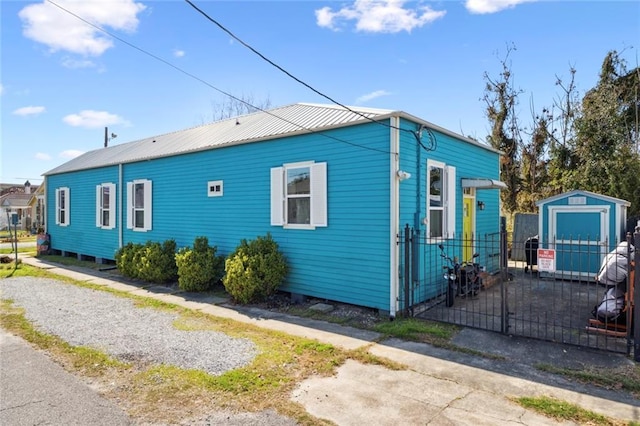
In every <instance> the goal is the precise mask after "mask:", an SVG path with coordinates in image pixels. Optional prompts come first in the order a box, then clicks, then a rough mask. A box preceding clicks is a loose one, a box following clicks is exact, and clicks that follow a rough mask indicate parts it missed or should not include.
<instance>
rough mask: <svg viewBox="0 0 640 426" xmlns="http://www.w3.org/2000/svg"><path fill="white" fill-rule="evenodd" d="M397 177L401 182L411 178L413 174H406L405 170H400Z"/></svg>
mask: <svg viewBox="0 0 640 426" xmlns="http://www.w3.org/2000/svg"><path fill="white" fill-rule="evenodd" d="M396 175H397V176H398V179H400V181H403V180H407V179H409V178H410V177H411V173H409V172H405V171H404V170H398V171H397V172H396Z"/></svg>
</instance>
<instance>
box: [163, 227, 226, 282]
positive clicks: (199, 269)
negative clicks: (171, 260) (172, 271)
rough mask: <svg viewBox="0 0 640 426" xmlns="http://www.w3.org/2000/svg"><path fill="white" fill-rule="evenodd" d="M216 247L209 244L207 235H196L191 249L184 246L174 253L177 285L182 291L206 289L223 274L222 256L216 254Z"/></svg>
mask: <svg viewBox="0 0 640 426" xmlns="http://www.w3.org/2000/svg"><path fill="white" fill-rule="evenodd" d="M216 251H217V247H215V246H214V247H211V246H209V240H208V239H207V237H197V238H196V239H195V241H194V243H193V249H191V248H189V247H185V248H182V249H180V251H179V252H178V253H176V255H175V258H176V265H177V267H178V285H179V286H180V289H181V290H184V291H206V290H209V289H210V288H211V287H213V286H214V285H215V284H217V283H218V282H219V281H220V279H221V278H222V275H223V274H224V256H216Z"/></svg>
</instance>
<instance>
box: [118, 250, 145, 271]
mask: <svg viewBox="0 0 640 426" xmlns="http://www.w3.org/2000/svg"><path fill="white" fill-rule="evenodd" d="M141 250H142V244H134V243H127V245H125V246H123V247H121V248H120V249H118V251H117V252H116V266H117V267H118V270H119V271H120V273H121V274H122V275H124V276H125V277H129V278H137V277H138V270H137V268H136V262H135V256H136V253H139V252H140V251H141Z"/></svg>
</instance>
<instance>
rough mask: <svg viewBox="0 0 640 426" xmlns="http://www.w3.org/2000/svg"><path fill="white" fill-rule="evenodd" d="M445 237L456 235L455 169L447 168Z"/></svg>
mask: <svg viewBox="0 0 640 426" xmlns="http://www.w3.org/2000/svg"><path fill="white" fill-rule="evenodd" d="M446 209H447V212H446V215H447V217H446V229H445V232H446V236H447V237H449V238H452V237H454V236H455V235H456V168H455V167H453V166H447V204H446Z"/></svg>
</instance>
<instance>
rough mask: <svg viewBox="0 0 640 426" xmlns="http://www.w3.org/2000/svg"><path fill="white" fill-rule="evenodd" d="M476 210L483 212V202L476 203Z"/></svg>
mask: <svg viewBox="0 0 640 426" xmlns="http://www.w3.org/2000/svg"><path fill="white" fill-rule="evenodd" d="M478 210H484V201H478Z"/></svg>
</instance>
